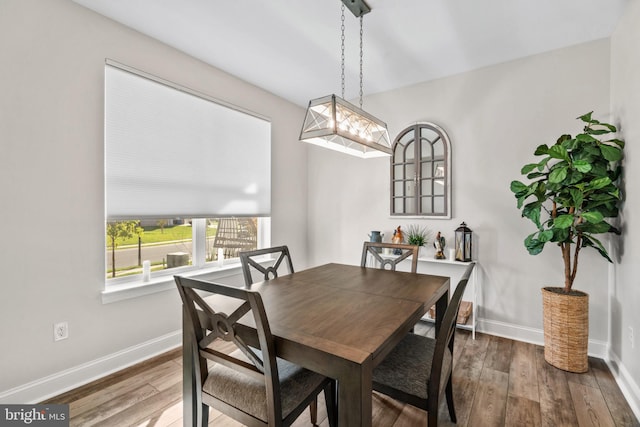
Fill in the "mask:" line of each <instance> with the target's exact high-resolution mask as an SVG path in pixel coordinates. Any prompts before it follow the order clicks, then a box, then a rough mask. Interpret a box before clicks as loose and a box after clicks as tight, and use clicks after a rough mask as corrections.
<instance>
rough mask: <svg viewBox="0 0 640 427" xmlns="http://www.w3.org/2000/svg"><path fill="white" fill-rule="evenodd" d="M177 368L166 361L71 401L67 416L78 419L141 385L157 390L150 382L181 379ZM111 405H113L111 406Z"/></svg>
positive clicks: (172, 363) (174, 364)
mask: <svg viewBox="0 0 640 427" xmlns="http://www.w3.org/2000/svg"><path fill="white" fill-rule="evenodd" d="M179 370H180V369H179V367H178V366H177V365H176V363H175V362H173V361H171V360H168V361H166V362H164V363H161V364H160V365H158V366H156V367H155V368H154V369H147V370H144V371H141V372H138V373H135V374H133V375H131V376H130V377H128V378H126V379H121V380H120V381H118V382H116V383H113V384H111V385H109V386H107V387H105V388H97V389H96V391H95V392H94V393H90V394H88V395H86V396H84V397H81V398H79V399H77V400H74V401H72V402H71V403H70V404H69V414H70V416H71V417H79V416H80V415H82V414H84V413H85V412H87V411H91V410H94V411H95V410H96V409H97V408H98V409H99V408H101V407H102V406H103V405H104V404H105V403H107V402H111V401H112V400H114V399H117V398H118V397H119V396H123V395H126V394H128V393H130V392H132V391H134V390H137V389H138V388H140V385H141V384H149V385H150V386H151V387H153V388H155V389H156V390H157V387H154V386H153V385H152V384H150V383H151V382H154V381H162V380H164V379H166V378H167V377H171V376H175V375H178V376H179V377H181V373H180V372H179ZM111 405H113V403H112V404H111Z"/></svg>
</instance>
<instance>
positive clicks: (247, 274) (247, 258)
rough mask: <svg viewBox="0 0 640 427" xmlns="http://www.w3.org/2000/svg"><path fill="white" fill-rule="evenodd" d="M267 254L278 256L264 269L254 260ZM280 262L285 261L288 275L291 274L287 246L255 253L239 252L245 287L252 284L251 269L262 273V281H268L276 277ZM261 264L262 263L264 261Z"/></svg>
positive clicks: (291, 267)
mask: <svg viewBox="0 0 640 427" xmlns="http://www.w3.org/2000/svg"><path fill="white" fill-rule="evenodd" d="M269 254H277V255H278V256H277V257H276V258H275V259H274V262H273V263H272V264H271V265H270V266H269V267H264V266H263V265H262V264H261V263H260V262H259V261H256V260H255V259H254V258H256V257H260V256H263V255H269ZM282 261H286V265H287V268H288V269H289V273H293V263H292V262H291V255H290V254H289V248H288V247H287V246H274V247H272V248H265V249H257V250H255V251H243V252H240V263H241V264H242V274H243V275H244V284H245V285H246V286H249V285H251V284H253V277H252V276H251V267H253V268H254V269H255V270H258V271H259V272H260V273H262V274H263V275H264V280H270V279H273V278H275V277H278V269H279V268H280V266H281V264H282ZM262 262H264V260H263V261H262Z"/></svg>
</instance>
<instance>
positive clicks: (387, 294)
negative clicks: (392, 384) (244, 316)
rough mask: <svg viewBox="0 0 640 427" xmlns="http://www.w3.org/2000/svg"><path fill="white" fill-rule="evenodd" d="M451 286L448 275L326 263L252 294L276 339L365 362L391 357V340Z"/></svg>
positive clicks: (255, 286) (257, 287)
mask: <svg viewBox="0 0 640 427" xmlns="http://www.w3.org/2000/svg"><path fill="white" fill-rule="evenodd" d="M445 283H446V285H447V286H443V284H445ZM448 283H449V278H448V277H444V276H432V275H425V274H415V273H404V272H393V271H388V270H379V269H371V268H363V267H359V266H352V265H342V264H326V265H322V266H319V267H314V268H311V269H308V270H304V271H300V272H296V273H293V274H290V275H286V276H280V277H278V278H275V279H272V280H270V281H265V282H261V283H256V284H253V285H252V286H251V289H252V290H256V291H258V292H260V294H261V296H262V299H263V302H264V305H265V310H266V312H267V317H268V319H269V324H270V327H271V331H272V333H273V334H274V336H276V337H278V338H280V339H286V340H291V341H296V342H299V343H304V344H305V345H307V346H310V347H313V348H315V349H316V350H319V351H326V352H333V353H334V354H336V355H339V356H340V357H343V358H345V359H348V360H351V361H353V362H356V363H361V362H362V361H363V360H364V359H366V358H368V357H372V358H373V359H374V360H376V359H377V358H378V357H379V356H384V355H386V351H385V348H386V346H385V343H386V342H387V341H388V340H389V337H390V336H391V335H393V334H394V333H396V332H397V331H398V330H403V329H406V330H407V331H408V330H409V329H410V328H411V327H412V325H414V324H415V323H416V322H417V321H418V320H419V319H420V318H421V317H422V316H423V315H424V314H425V313H426V312H427V310H428V309H429V308H430V307H431V306H432V305H433V304H435V302H436V301H437V300H438V299H439V298H440V297H441V296H442V295H443V294H444V293H445V292H447V291H448V288H449V287H448ZM394 345H395V344H394ZM381 352H384V354H383V355H382V354H381ZM375 364H377V363H374V365H375Z"/></svg>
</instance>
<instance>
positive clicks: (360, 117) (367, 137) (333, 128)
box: [300, 0, 391, 158]
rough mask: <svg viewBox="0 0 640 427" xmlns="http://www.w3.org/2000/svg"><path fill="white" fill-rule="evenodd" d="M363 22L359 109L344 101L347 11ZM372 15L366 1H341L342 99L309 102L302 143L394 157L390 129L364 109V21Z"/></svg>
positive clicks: (358, 154)
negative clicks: (346, 8) (367, 16)
mask: <svg viewBox="0 0 640 427" xmlns="http://www.w3.org/2000/svg"><path fill="white" fill-rule="evenodd" d="M345 5H346V6H347V7H348V8H349V10H350V11H351V12H352V13H353V14H354V15H355V16H356V17H359V18H360V107H359V108H358V107H356V106H355V105H353V104H351V103H350V102H347V101H345V99H344V7H345ZM370 11H371V8H369V6H368V5H367V4H366V3H365V2H364V0H342V18H341V19H342V27H341V30H342V34H341V42H342V44H341V49H342V96H341V97H339V96H337V95H335V94H332V95H327V96H323V97H322V98H317V99H312V100H311V101H309V107H308V108H307V112H306V114H305V117H304V123H303V124H302V131H301V132H300V141H304V142H308V143H310V144H314V145H318V146H321V147H325V148H329V149H331V150H335V151H340V152H342V153H346V154H350V155H353V156H357V157H362V158H372V157H382V156H389V155H391V143H390V142H389V132H388V131H387V125H386V123H384V122H383V121H381V120H380V119H378V118H376V117H375V116H373V115H371V114H369V113H367V112H366V111H364V110H363V109H362V87H363V85H362V76H363V73H362V57H363V55H362V34H363V30H362V21H363V19H362V17H363V15H364V14H366V13H368V12H370Z"/></svg>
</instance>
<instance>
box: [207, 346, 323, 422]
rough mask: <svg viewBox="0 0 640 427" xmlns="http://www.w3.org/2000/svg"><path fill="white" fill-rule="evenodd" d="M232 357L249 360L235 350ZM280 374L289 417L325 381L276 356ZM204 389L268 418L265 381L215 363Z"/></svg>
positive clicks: (319, 376) (283, 405) (219, 397)
mask: <svg viewBox="0 0 640 427" xmlns="http://www.w3.org/2000/svg"><path fill="white" fill-rule="evenodd" d="M231 355H232V356H234V357H236V358H238V359H243V360H246V361H248V359H247V358H246V356H245V355H244V354H243V353H242V352H241V351H240V350H236V351H234V352H233V353H231ZM276 362H277V365H278V375H279V377H280V393H281V399H282V416H283V418H286V417H287V416H288V415H289V414H290V413H291V412H292V411H293V410H294V409H296V407H298V406H299V405H300V404H301V403H302V401H303V400H304V399H305V398H306V397H307V396H309V394H310V393H311V392H312V391H313V390H315V389H316V388H317V387H319V386H320V384H322V382H323V381H324V380H325V377H323V376H322V375H320V374H317V373H315V372H312V371H309V370H307V369H304V368H302V367H300V366H298V365H295V364H293V363H291V362H288V361H286V360H284V359H280V358H276ZM202 390H203V392H205V393H207V394H210V395H212V396H214V397H215V398H217V399H219V400H222V401H224V402H226V403H227V404H229V405H231V406H233V407H235V408H238V409H241V410H242V411H243V412H247V413H249V414H251V415H252V416H254V417H256V418H259V419H261V420H263V421H265V422H266V421H267V395H266V393H267V392H266V386H265V383H264V381H259V380H257V379H255V378H252V377H249V376H248V375H244V374H242V373H240V372H238V371H236V370H234V369H230V368H228V367H226V366H223V365H220V364H217V363H216V364H214V365H213V366H212V367H211V368H210V369H209V376H208V377H207V379H206V381H205V382H204V384H203V385H202Z"/></svg>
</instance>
